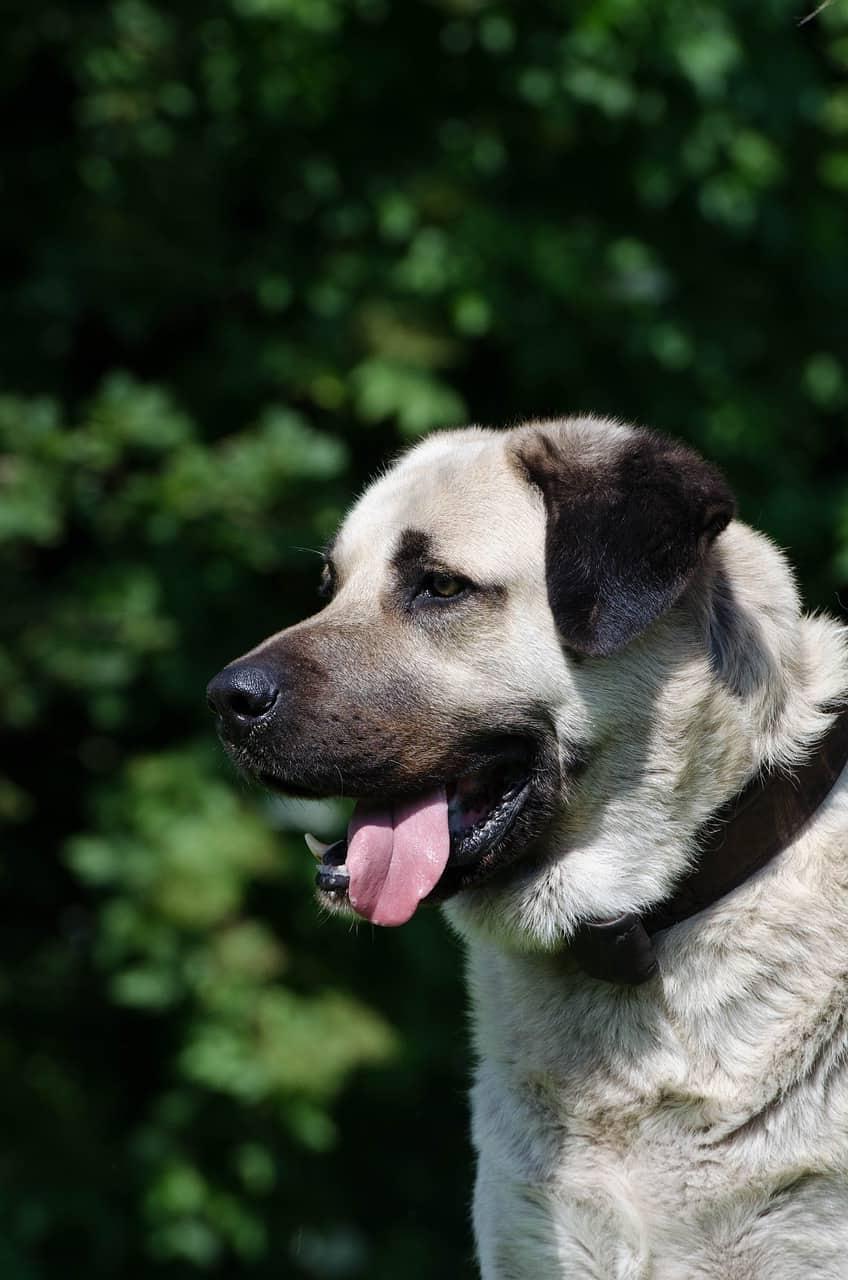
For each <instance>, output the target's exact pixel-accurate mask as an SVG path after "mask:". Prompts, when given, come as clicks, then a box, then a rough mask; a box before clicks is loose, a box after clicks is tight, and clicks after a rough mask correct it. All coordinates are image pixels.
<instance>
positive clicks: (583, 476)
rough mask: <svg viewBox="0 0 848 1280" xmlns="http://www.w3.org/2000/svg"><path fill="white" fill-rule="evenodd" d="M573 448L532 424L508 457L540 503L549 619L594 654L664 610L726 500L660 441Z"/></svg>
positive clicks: (702, 467) (714, 477) (708, 477)
mask: <svg viewBox="0 0 848 1280" xmlns="http://www.w3.org/2000/svg"><path fill="white" fill-rule="evenodd" d="M583 438H584V439H585V436H584V437H583ZM575 444H576V442H575V441H571V440H569V439H568V436H567V434H566V435H564V436H563V438H562V439H561V440H558V439H557V436H556V435H552V434H551V433H550V429H549V428H539V429H538V431H534V432H531V433H528V436H527V437H526V439H524V440H522V441H521V442H520V443H519V444H518V448H517V457H518V460H519V463H520V465H521V467H522V469H523V471H524V473H525V475H526V477H527V478H528V479H529V480H530V482H531V483H532V484H534V485H536V486H538V488H539V489H540V490H541V492H542V494H543V495H544V499H545V506H546V508H547V515H548V523H547V534H546V545H545V564H546V573H547V582H548V599H549V601H550V606H551V610H552V612H553V615H554V620H555V622H556V624H557V627H558V629H559V631H560V634H561V635H562V637H563V639H564V640H565V642H566V644H567V645H569V646H570V647H571V648H572V649H575V650H576V651H577V652H578V653H583V654H589V655H593V656H602V655H606V654H610V653H614V652H616V650H618V649H621V648H623V647H624V645H626V644H628V643H629V641H631V640H632V639H633V638H634V637H635V636H637V635H639V633H640V632H641V631H644V630H645V628H646V627H647V626H649V624H650V623H652V622H653V621H654V620H655V619H656V618H658V617H660V615H661V614H663V613H665V611H666V610H667V609H669V608H671V606H672V605H673V604H674V602H675V601H676V600H677V599H678V597H679V596H680V595H681V593H682V592H683V590H684V588H685V587H686V586H687V584H688V583H689V582H690V581H691V580H692V577H693V575H694V573H695V571H696V569H697V568H698V566H699V564H700V563H701V562H702V560H703V558H704V556H705V554H706V552H707V549H708V548H709V546H710V544H711V543H712V541H713V539H714V538H715V537H716V536H717V535H718V534H719V533H721V531H722V530H723V529H724V528H725V527H726V526H727V524H728V523H729V522H730V520H731V519H732V518H733V515H734V512H735V503H734V500H733V495H732V494H731V492H730V490H729V489H728V487H727V485H726V483H725V481H724V479H723V478H722V476H721V475H720V474H719V472H718V471H717V470H716V469H715V468H714V467H712V466H710V465H709V463H707V462H704V460H703V459H702V458H700V457H698V455H697V454H696V453H693V452H692V451H691V450H690V449H687V448H685V447H684V446H683V445H680V444H677V443H675V442H674V441H671V440H666V439H665V438H663V437H662V436H657V435H654V434H653V433H651V432H648V431H641V430H637V431H634V432H633V434H632V435H631V436H629V437H628V436H624V435H622V437H621V438H619V439H616V440H615V441H614V443H611V444H610V449H609V453H608V455H607V456H602V453H601V450H598V449H592V450H591V451H589V452H586V453H583V456H581V450H580V449H579V448H577V447H574V446H575Z"/></svg>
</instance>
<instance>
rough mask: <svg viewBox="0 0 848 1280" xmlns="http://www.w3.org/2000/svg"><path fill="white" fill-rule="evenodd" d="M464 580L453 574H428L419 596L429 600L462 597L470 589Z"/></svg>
mask: <svg viewBox="0 0 848 1280" xmlns="http://www.w3.org/2000/svg"><path fill="white" fill-rule="evenodd" d="M470 585H471V584H470V583H469V582H468V581H467V580H466V579H465V578H459V577H457V576H456V574H453V573H428V575H427V577H426V578H425V579H424V581H423V582H422V584H421V589H420V591H419V595H422V596H424V597H425V598H429V599H431V600H453V599H455V598H456V597H457V596H461V595H464V594H465V593H466V591H468V589H469V587H470Z"/></svg>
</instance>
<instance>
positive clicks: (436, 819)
mask: <svg viewBox="0 0 848 1280" xmlns="http://www.w3.org/2000/svg"><path fill="white" fill-rule="evenodd" d="M449 853H450V833H449V831H448V802H447V798H446V797H445V791H444V787H439V789H438V790H437V791H431V792H430V793H429V795H426V796H422V797H421V799H420V800H412V801H410V802H409V803H408V804H405V805H399V806H398V807H397V808H395V809H368V808H367V807H366V806H365V805H364V804H362V803H360V804H358V805H357V806H356V810H355V812H354V815H353V817H352V819H351V821H350V826H349V827H348V830H347V859H346V864H347V869H348V871H349V872H350V885H349V887H348V896H349V898H350V904H351V906H352V907H353V909H354V911H358V912H359V914H360V915H361V916H364V917H365V919H366V920H370V921H371V922H372V923H373V924H389V925H391V924H406V922H407V920H409V919H410V918H411V917H412V916H413V915H414V913H415V908H416V907H417V906H418V904H419V902H420V901H421V899H422V898H426V896H427V894H428V893H429V892H430V891H431V889H433V888H434V887H435V885H436V883H437V881H438V880H439V877H440V876H441V874H442V872H443V871H444V869H445V865H446V863H447V860H448V854H449Z"/></svg>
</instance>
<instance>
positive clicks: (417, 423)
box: [0, 0, 848, 1280]
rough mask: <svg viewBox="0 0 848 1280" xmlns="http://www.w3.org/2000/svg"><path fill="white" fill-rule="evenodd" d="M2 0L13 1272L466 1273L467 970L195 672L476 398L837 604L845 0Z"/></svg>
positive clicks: (847, 565)
mask: <svg viewBox="0 0 848 1280" xmlns="http://www.w3.org/2000/svg"><path fill="white" fill-rule="evenodd" d="M810 7H813V6H812V4H811V6H810ZM2 13H3V26H2V30H3V38H2V42H0V84H2V93H3V107H2V112H0V132H2V148H1V149H0V158H1V159H2V189H1V190H0V199H2V204H1V205H0V210H1V211H2V212H0V216H2V221H3V232H4V234H3V236H2V249H0V253H2V256H3V266H4V271H3V283H4V290H3V306H2V312H0V338H1V341H0V376H2V398H0V566H2V584H0V585H2V597H1V598H0V720H1V721H2V745H3V756H2V769H0V820H1V821H2V823H3V834H4V840H3V858H2V864H0V871H2V878H0V916H2V919H0V1133H2V1140H0V1275H2V1276H3V1280H54V1278H55V1280H59V1277H62V1280H64V1278H65V1277H67V1276H76V1275H85V1276H87V1277H91V1278H92V1280H96V1278H98V1277H105V1276H121V1277H126V1278H127V1280H134V1278H135V1277H145V1278H147V1277H162V1280H167V1278H169V1277H178V1276H179V1277H187V1278H188V1277H192V1276H198V1277H199V1276H203V1275H205V1276H212V1277H224V1276H235V1275H238V1276H244V1277H250V1278H253V1277H255V1278H256V1280H265V1278H266V1277H268V1278H270V1277H279V1276H291V1277H294V1278H295V1280H300V1278H302V1277H306V1278H308V1277H365V1278H367V1280H397V1277H398V1276H402V1277H404V1280H425V1278H430V1277H434V1276H450V1277H470V1276H471V1275H472V1274H473V1270H472V1264H471V1261H470V1257H471V1244H470V1233H469V1230H468V1225H467V1214H468V1200H469V1190H470V1182H471V1163H470V1156H469V1147H468V1139H467V1118H466V1105H465V1101H464V1090H465V1086H466V1081H467V1077H468V1071H469V1051H468V1043H467V1036H466V1030H465V1019H464V1007H463V1006H464V997H463V994H462V988H461V968H462V959H461V955H460V954H459V950H458V947H457V946H456V944H455V942H454V941H453V940H452V938H451V936H450V935H449V933H448V931H447V929H446V928H445V926H444V925H443V923H442V922H441V920H440V919H439V917H438V916H437V915H436V914H435V913H426V912H425V913H421V914H420V915H419V918H417V919H416V920H415V921H414V922H413V923H412V924H411V925H409V926H408V927H407V928H405V929H403V930H400V931H396V932H394V931H386V932H380V931H377V930H372V929H370V928H367V927H365V926H363V927H360V928H359V930H358V931H356V932H354V931H351V930H350V929H349V928H348V927H346V926H344V925H339V924H338V923H334V922H332V921H326V920H322V919H320V918H319V915H318V913H317V912H316V910H315V907H314V904H313V901H312V898H311V893H310V883H311V877H312V868H311V860H310V858H309V856H308V854H307V853H306V851H305V849H304V848H303V845H302V843H301V839H300V830H301V829H302V827H303V826H304V825H309V826H312V827H313V828H314V829H315V830H317V831H318V832H319V834H325V835H326V834H329V833H330V831H331V830H332V828H333V824H334V822H338V820H339V818H338V815H334V814H332V813H330V812H328V811H320V812H318V813H317V814H316V813H310V814H309V815H308V816H304V814H303V812H302V811H301V810H298V809H297V808H290V809H286V808H285V807H284V806H282V805H281V804H279V803H277V802H273V801H271V800H269V799H268V798H267V797H265V796H264V795H263V794H262V793H261V792H259V791H253V790H250V789H249V788H247V787H246V786H245V785H244V784H243V783H241V782H240V781H239V780H237V779H236V777H235V776H234V774H233V773H232V771H231V770H230V769H229V767H228V766H227V764H226V762H225V760H224V759H223V755H222V753H221V751H220V749H219V748H218V746H217V744H216V742H215V740H214V735H213V732H212V725H211V723H210V722H209V720H208V717H207V713H206V711H205V708H204V701H203V690H204V685H205V683H206V680H207V679H208V678H209V676H211V675H212V674H213V673H214V672H215V671H216V670H217V668H218V667H220V666H221V665H222V664H223V663H224V662H225V661H227V660H228V659H230V658H231V657H233V656H235V655H236V654H238V653H239V652H241V651H242V650H244V649H245V648H247V647H249V646H251V645H252V644H254V643H255V642H256V641H258V640H259V639H260V638H261V637H262V636H264V635H265V634H266V633H268V632H270V631H272V630H276V629H278V628H280V627H282V626H283V625H285V624H286V623H288V622H290V621H292V620H294V619H295V618H298V617H300V616H302V615H303V614H304V613H305V612H308V611H310V610H311V609H313V608H314V607H315V603H316V602H315V595H314V591H315V585H316V582H317V576H318V568H319V562H318V560H317V558H316V556H315V555H314V554H312V552H314V550H315V549H316V548H319V547H320V546H321V545H322V543H323V542H324V540H325V538H326V537H327V536H328V535H329V534H330V533H331V531H332V530H333V528H334V526H335V524H336V522H337V520H338V518H339V516H340V514H341V512H342V511H343V510H344V508H345V505H346V504H347V502H348V501H349V499H350V497H351V495H352V494H353V493H354V492H355V491H356V490H357V489H358V488H359V487H360V486H361V485H362V484H363V483H364V481H365V480H366V478H367V477H368V475H369V474H370V473H371V472H372V470H373V469H374V467H375V466H376V465H377V463H378V461H379V460H380V459H382V458H384V457H385V456H386V454H387V453H389V452H391V451H392V450H394V449H396V448H397V447H398V446H399V445H400V444H402V443H403V442H404V441H406V440H409V439H412V438H414V437H416V436H417V435H418V434H420V433H421V432H423V431H426V430H427V429H428V428H430V427H433V426H436V425H443V424H454V423H460V422H464V421H468V420H476V421H481V422H486V423H501V422H508V421H513V420H515V419H519V418H523V417H529V416H533V415H547V414H556V413H560V412H566V411H576V410H587V409H591V410H596V411H599V412H604V413H611V414H615V415H619V416H621V417H623V418H626V419H631V420H637V421H640V422H647V423H651V424H653V425H654V426H657V427H660V428H662V429H664V430H667V431H670V432H673V433H675V434H677V435H679V436H681V437H682V438H684V439H686V440H688V441H690V442H692V443H694V444H695V445H696V446H698V447H699V448H700V449H702V450H703V451H704V452H705V453H706V454H708V455H709V456H710V457H711V458H712V459H714V460H715V461H717V462H718V463H719V464H720V465H721V466H722V467H723V468H724V469H725V471H726V473H727V475H728V476H729V478H730V479H731V481H732V483H733V485H734V487H735V488H736V490H737V492H738V494H739V498H740V507H741V512H742V515H743V516H744V517H745V518H746V519H748V520H750V521H751V522H752V523H754V524H757V525H758V526H760V527H763V528H765V529H766V530H768V531H769V532H770V533H771V534H772V535H773V536H774V538H776V540H777V541H778V543H780V544H781V545H782V546H784V547H786V548H788V549H789V550H790V552H791V554H792V556H793V558H794V560H795V562H796V563H797V565H798V566H799V571H800V576H801V579H802V582H803V585H804V588H805V592H806V596H807V598H808V600H809V601H810V602H811V603H812V604H813V605H816V606H824V607H826V608H829V609H832V610H838V609H839V608H840V605H839V599H838V596H837V592H838V589H839V585H840V582H841V581H842V580H843V579H844V577H846V576H848V458H846V448H845V444H846V441H845V422H846V419H845V411H846V404H848V374H847V373H846V355H847V354H848V346H846V337H847V336H848V333H846V330H848V320H846V317H848V225H847V224H846V197H848V79H846V71H848V3H846V0H834V2H833V3H832V4H831V5H830V6H829V7H828V8H827V9H826V10H825V11H824V12H823V13H822V14H821V15H820V16H819V17H816V18H815V19H814V20H812V21H810V22H809V23H807V24H806V25H802V26H799V25H798V20H799V19H800V18H802V17H803V16H804V7H803V4H800V3H799V4H797V5H793V4H786V3H777V2H776V0H733V3H732V4H731V3H727V4H705V3H697V0H662V2H655V0H594V2H585V3H580V4H576V3H575V4H565V3H555V2H554V0H521V3H520V4H519V3H515V4H509V3H489V0H430V2H425V0H221V2H220V3H212V4H209V3H208V2H207V0H204V3H199V2H198V0H181V2H180V3H179V4H166V3H165V2H164V0H111V2H109V0H88V3H86V4H85V5H72V4H70V3H63V2H61V0H59V2H58V3H55V4H52V3H49V2H46V0H41V2H40V3H28V4H22V3H20V4H13V5H9V4H7V5H4V6H3V10H2Z"/></svg>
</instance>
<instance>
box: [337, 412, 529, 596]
mask: <svg viewBox="0 0 848 1280" xmlns="http://www.w3.org/2000/svg"><path fill="white" fill-rule="evenodd" d="M509 434H510V433H508V432H496V431H484V430H479V429H469V430H466V431H457V432H452V433H443V434H441V435H439V436H435V437H432V438H430V439H428V440H427V441H425V442H424V443H423V444H421V445H419V446H418V447H417V448H416V449H414V450H412V451H411V452H410V453H408V454H406V455H404V457H402V458H401V459H400V460H399V461H398V462H397V463H395V465H394V466H393V467H392V468H391V469H390V470H389V471H388V472H386V474H385V475H383V476H381V477H380V478H379V479H378V480H376V481H375V482H374V483H373V484H372V485H371V486H370V487H369V488H368V489H367V490H366V492H365V493H364V494H363V496H362V497H361V498H360V500H359V501H358V502H357V504H356V505H355V506H354V507H353V509H352V510H351V511H350V513H349V515H348V517H347V519H346V520H345V522H344V524H343V525H342V528H341V530H340V531H339V535H338V537H337V539H336V543H335V546H334V552H333V554H334V558H336V560H337V562H338V564H339V566H340V568H342V569H347V570H355V569H356V568H357V567H358V566H359V565H360V564H362V563H363V562H364V561H367V562H369V563H370V564H372V565H373V564H374V561H375V559H377V558H380V559H384V560H388V559H390V558H391V556H392V554H393V552H394V551H396V550H397V548H398V545H399V543H400V540H401V539H402V538H403V535H404V533H405V532H407V531H408V530H416V531H420V532H422V533H425V534H426V535H427V536H428V538H429V540H430V544H431V546H432V549H433V553H434V555H435V556H436V557H437V558H438V560H439V561H440V562H444V563H445V564H447V565H449V566H450V567H451V568H454V569H456V570H465V571H466V572H467V573H469V575H470V576H474V575H475V574H477V575H479V574H482V575H485V574H487V573H491V574H502V573H503V570H504V566H505V564H506V563H507V562H508V561H509V557H510V555H515V553H516V551H517V549H518V548H523V549H524V550H525V552H526V550H527V549H528V548H529V547H533V548H534V549H535V548H538V550H539V551H541V547H542V543H543V541H544V508H543V504H542V502H541V500H540V498H539V495H538V494H537V493H536V492H535V491H534V490H533V488H532V486H530V485H529V484H528V483H527V481H526V479H525V478H524V477H523V476H522V474H521V471H520V468H519V467H518V466H516V464H515V461H514V459H513V458H512V457H511V453H510V449H509Z"/></svg>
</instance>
